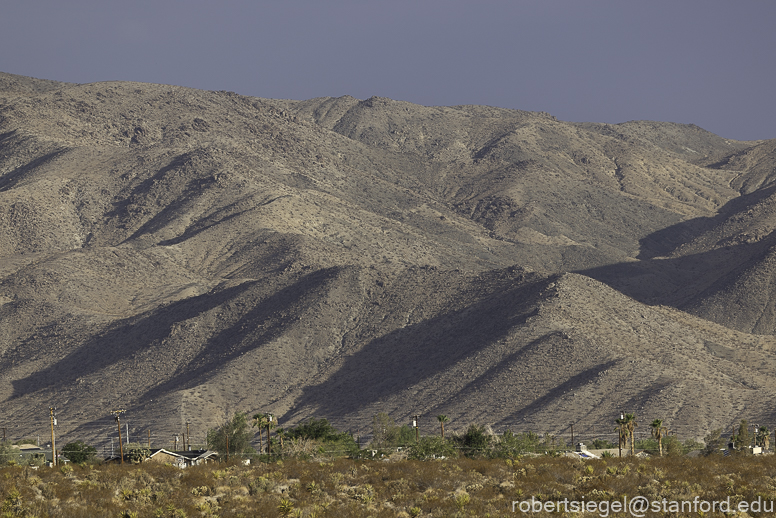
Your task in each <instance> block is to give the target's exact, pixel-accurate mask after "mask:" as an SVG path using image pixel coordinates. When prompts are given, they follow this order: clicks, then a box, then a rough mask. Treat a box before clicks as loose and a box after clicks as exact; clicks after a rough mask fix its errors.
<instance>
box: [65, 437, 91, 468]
mask: <svg viewBox="0 0 776 518" xmlns="http://www.w3.org/2000/svg"><path fill="white" fill-rule="evenodd" d="M96 454H97V449H96V448H95V447H94V446H89V445H88V444H84V443H83V442H82V441H74V442H69V443H67V444H65V446H64V447H63V448H62V455H64V456H65V458H67V459H68V460H69V461H70V462H75V463H79V464H80V463H81V462H88V461H90V460H93V459H94V456H95V455H96Z"/></svg>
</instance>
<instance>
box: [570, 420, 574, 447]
mask: <svg viewBox="0 0 776 518" xmlns="http://www.w3.org/2000/svg"><path fill="white" fill-rule="evenodd" d="M571 447H572V448H574V423H571Z"/></svg>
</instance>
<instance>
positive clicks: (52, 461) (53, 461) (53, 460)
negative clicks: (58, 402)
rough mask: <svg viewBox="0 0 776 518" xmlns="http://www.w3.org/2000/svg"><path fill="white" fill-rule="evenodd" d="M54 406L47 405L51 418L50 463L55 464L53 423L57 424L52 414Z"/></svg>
mask: <svg viewBox="0 0 776 518" xmlns="http://www.w3.org/2000/svg"><path fill="white" fill-rule="evenodd" d="M56 409H57V408H56V407H53V406H52V407H49V417H50V418H51V464H52V465H53V466H56V465H57V442H56V438H55V437H54V425H55V424H57V417H56V416H55V415H54V411H55V410H56Z"/></svg>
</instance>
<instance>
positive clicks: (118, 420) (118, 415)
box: [111, 410, 126, 465]
mask: <svg viewBox="0 0 776 518" xmlns="http://www.w3.org/2000/svg"><path fill="white" fill-rule="evenodd" d="M124 412H126V410H113V411H112V412H111V414H113V418H114V419H115V420H116V426H118V428H119V455H121V464H122V465H123V464H124V446H123V444H122V443H121V414H123V413H124Z"/></svg>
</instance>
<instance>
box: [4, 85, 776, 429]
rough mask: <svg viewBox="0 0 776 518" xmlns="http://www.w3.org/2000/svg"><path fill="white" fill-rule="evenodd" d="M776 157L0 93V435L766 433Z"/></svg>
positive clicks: (289, 109) (219, 101)
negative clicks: (260, 425) (117, 413)
mask: <svg viewBox="0 0 776 518" xmlns="http://www.w3.org/2000/svg"><path fill="white" fill-rule="evenodd" d="M774 196H776V140H765V141H735V140H730V139H725V138H722V137H719V136H717V135H714V134H712V133H710V132H708V131H705V130H703V129H702V128H699V127H697V126H694V125H684V124H675V123H667V122H650V121H631V122H625V123H622V124H599V123H573V122H565V121H560V120H558V119H556V118H555V117H553V116H551V115H550V114H547V113H539V112H527V111H519V110H509V109H502V108H494V107H488V106H451V107H427V106H420V105H416V104H411V103H407V102H402V101H394V100H391V99H387V98H381V97H372V98H369V99H366V100H359V99H355V98H353V97H349V96H344V97H338V98H330V97H326V98H316V99H310V100H306V101H293V100H277V99H262V98H256V97H248V96H243V95H238V94H236V93H233V92H213V91H202V90H195V89H189V88H183V87H178V86H169V85H157V84H145V83H132V82H103V83H94V84H70V83H62V82H57V81H49V80H40V79H33V78H28V77H22V76H17V75H12V74H5V73H0V408H2V410H0V418H2V420H3V422H4V423H8V427H9V428H8V430H9V432H10V433H11V434H12V435H13V434H15V435H16V436H20V437H21V436H24V437H29V436H34V435H36V434H37V435H43V436H45V434H47V433H48V429H49V417H50V410H49V409H50V407H56V408H57V416H58V421H59V424H58V433H59V434H61V435H62V436H63V437H64V438H67V437H72V438H89V439H91V440H93V441H103V442H104V441H105V440H107V439H106V438H107V437H109V434H110V433H112V431H114V430H115V424H114V421H113V418H112V417H111V411H113V410H118V409H122V410H126V413H125V414H124V416H123V417H122V419H123V421H124V422H125V423H127V426H128V429H129V430H130V432H131V433H132V434H133V435H136V436H137V435H138V434H139V436H140V437H143V436H144V434H145V433H146V431H147V430H151V431H152V432H153V434H154V437H156V438H158V440H159V441H163V440H169V439H168V438H169V437H172V435H173V434H175V433H178V432H180V431H181V430H185V427H186V424H187V423H188V424H189V425H190V426H191V433H192V434H193V439H192V440H194V441H196V440H200V441H202V440H203V439H204V435H205V432H206V431H207V429H208V428H210V427H213V426H216V425H217V424H220V423H221V422H223V421H224V420H225V419H226V418H227V417H228V416H230V415H232V414H233V413H234V412H235V411H246V412H248V413H250V414H252V413H255V412H272V413H273V414H275V415H277V416H278V417H279V420H280V423H281V426H290V425H293V424H296V423H298V422H300V421H301V420H303V419H306V418H309V417H326V418H328V419H329V420H330V421H331V422H332V423H334V424H335V425H337V426H339V427H342V428H343V429H349V430H351V431H353V432H354V433H360V434H363V433H368V432H369V429H370V426H371V418H372V416H373V415H375V414H377V413H378V412H386V413H388V414H389V415H391V416H392V417H394V418H395V419H396V420H397V422H405V421H406V420H407V419H408V418H409V416H411V415H416V414H419V415H421V416H422V418H421V429H422V431H423V433H434V432H435V430H436V429H437V428H436V426H437V425H436V419H435V416H436V415H439V414H445V415H447V416H448V417H449V418H450V419H451V423H450V424H449V425H448V427H449V428H451V429H463V428H465V427H466V426H468V424H470V423H480V424H490V425H492V426H493V427H494V429H496V430H499V429H504V428H511V429H513V430H515V431H523V430H533V431H537V432H549V433H555V434H561V435H564V434H568V433H569V425H570V424H572V423H573V424H574V427H575V431H577V433H581V434H587V436H589V437H593V436H598V435H600V436H606V435H607V434H608V435H611V434H612V430H613V428H614V419H615V418H616V417H618V416H619V413H620V412H622V411H624V412H633V413H635V414H636V415H637V417H638V419H639V420H640V422H641V430H642V432H643V433H647V432H646V430H648V426H647V425H648V422H650V421H651V420H652V419H655V418H660V419H663V420H664V422H665V423H666V424H667V425H668V426H669V427H670V428H671V429H672V430H674V431H676V432H677V433H678V434H679V435H681V436H683V437H696V438H700V437H703V435H704V434H706V433H708V431H710V430H712V429H715V428H723V429H726V430H732V429H733V427H734V426H735V425H736V424H737V423H738V421H739V420H741V419H747V420H749V421H750V422H756V423H760V424H763V425H768V426H773V425H776V410H774V409H773V408H772V407H771V406H770V402H771V401H772V400H773V398H774V396H776V375H775V372H776V371H774V365H776V338H774V333H776V300H775V299H774V297H772V294H773V293H774V291H775V289H776V248H774V245H776V233H774V232H773V231H774V229H776V209H774V207H776V204H774V199H773V198H774Z"/></svg>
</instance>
